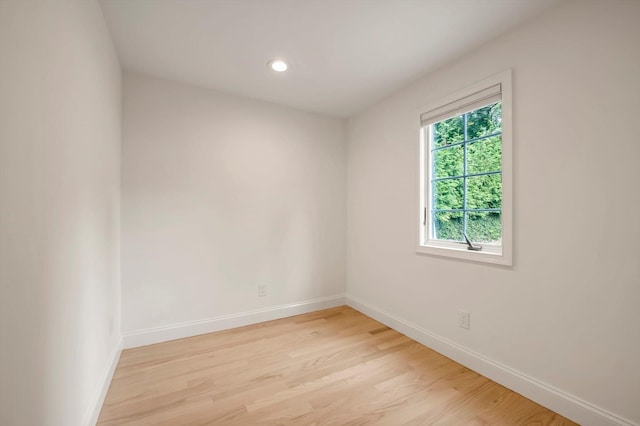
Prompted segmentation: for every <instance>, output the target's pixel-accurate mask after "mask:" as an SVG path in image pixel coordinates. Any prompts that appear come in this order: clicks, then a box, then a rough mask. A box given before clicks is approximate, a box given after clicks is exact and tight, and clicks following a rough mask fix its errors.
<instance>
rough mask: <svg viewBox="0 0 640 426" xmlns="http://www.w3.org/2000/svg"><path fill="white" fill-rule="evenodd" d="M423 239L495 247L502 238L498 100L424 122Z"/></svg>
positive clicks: (500, 114)
mask: <svg viewBox="0 0 640 426" xmlns="http://www.w3.org/2000/svg"><path fill="white" fill-rule="evenodd" d="M424 131H426V132H427V135H428V137H427V140H428V145H429V150H430V152H431V155H430V158H431V167H430V170H431V178H430V179H429V181H430V183H429V184H430V187H431V188H430V189H431V191H430V192H431V206H430V209H429V211H428V214H429V215H430V216H431V220H430V224H431V226H430V227H428V228H427V230H428V232H429V235H427V238H428V239H434V240H445V241H459V242H463V241H464V236H463V234H466V235H467V236H468V237H469V239H470V240H471V241H472V242H482V243H485V244H486V243H489V244H499V243H500V238H501V235H502V223H501V220H500V218H501V214H502V167H501V165H502V102H501V101H498V102H493V103H492V104H490V105H486V106H483V107H480V108H477V109H474V110H472V111H469V112H466V113H464V114H461V115H457V116H454V117H451V118H447V119H444V120H442V121H438V122H435V123H432V124H429V125H428V126H427V127H426V128H425V130H424Z"/></svg>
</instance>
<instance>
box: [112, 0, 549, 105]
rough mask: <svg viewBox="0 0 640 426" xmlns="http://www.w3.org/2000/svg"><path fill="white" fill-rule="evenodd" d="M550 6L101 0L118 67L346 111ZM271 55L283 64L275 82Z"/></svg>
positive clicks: (507, 1) (404, 0)
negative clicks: (283, 69) (286, 64)
mask: <svg viewBox="0 0 640 426" xmlns="http://www.w3.org/2000/svg"><path fill="white" fill-rule="evenodd" d="M556 2H557V1H556V0H101V6H102V9H103V11H104V15H105V18H106V20H107V24H108V26H109V29H110V31H111V34H112V36H113V38H114V42H115V44H116V48H117V50H118V54H119V56H120V60H121V61H122V64H123V67H124V68H125V69H128V70H134V71H139V72H143V73H147V74H151V75H155V76H158V77H162V78H166V79H170V80H175V81H180V82H184V83H190V84H194V85H198V86H202V87H207V88H211V89H216V90H219V91H223V92H227V93H233V94H237V95H242V96H247V97H251V98H255V99H262V100H265V101H270V102H275V103H278V104H282V105H287V106H290V107H295V108H299V109H304V110H309V111H314V112H320V113H324V114H328V115H332V116H337V117H348V116H350V115H353V114H355V113H357V112H359V111H361V110H362V109H364V108H365V107H367V106H368V105H370V104H371V103H373V102H375V101H376V100H379V99H381V98H383V97H385V96H387V95H389V94H390V93H391V92H393V91H394V90H396V89H398V88H400V87H402V86H405V85H406V84H408V83H409V82H411V81H412V80H415V79H416V78H418V77H420V76H422V75H424V74H426V73H427V72H429V71H431V70H434V69H435V68H437V67H438V66H441V65H442V64H443V63H445V62H446V61H449V60H452V59H454V58H455V57H457V56H459V55H461V54H463V53H464V52H467V51H469V50H470V49H472V48H473V47H475V46H478V45H480V44H482V43H485V42H487V41H488V40H490V39H491V38H494V37H496V36H497V35H499V34H502V33H504V32H506V31H508V30H510V29H512V28H514V27H515V26H517V25H519V24H521V23H522V22H524V21H525V20H527V19H530V18H532V17H533V16H535V15H537V14H540V13H541V12H542V11H543V10H545V9H547V8H549V7H550V6H551V5H553V4H554V3H556ZM275 57H279V58H283V59H285V60H286V61H288V62H289V63H290V66H291V67H290V70H289V71H287V72H286V73H284V74H276V73H274V72H273V71H270V70H269V69H267V65H266V64H267V62H268V61H269V60H270V59H272V58H275Z"/></svg>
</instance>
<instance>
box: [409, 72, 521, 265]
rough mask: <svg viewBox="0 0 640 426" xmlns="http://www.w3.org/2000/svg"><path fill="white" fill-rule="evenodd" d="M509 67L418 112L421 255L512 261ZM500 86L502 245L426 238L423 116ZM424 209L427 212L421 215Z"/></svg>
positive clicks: (426, 163) (427, 191) (426, 157)
mask: <svg viewBox="0 0 640 426" xmlns="http://www.w3.org/2000/svg"><path fill="white" fill-rule="evenodd" d="M511 74H512V72H511V70H510V69H509V70H506V71H503V72H501V73H499V74H496V75H494V76H492V77H489V78H487V79H484V80H482V81H480V82H477V83H475V84H473V85H471V86H468V87H466V88H464V89H462V90H459V91H457V92H455V93H453V94H451V95H449V96H447V97H445V98H443V99H440V100H439V101H437V102H431V103H429V104H427V105H425V106H423V107H422V108H420V110H419V112H418V120H417V122H418V124H419V128H418V132H419V138H418V140H419V143H418V161H417V165H418V173H417V175H418V178H419V182H418V198H417V199H418V209H417V210H418V220H417V232H416V238H417V240H416V252H417V253H421V254H428V255H435V256H445V257H450V258H456V259H462V260H471V261H476V262H483V263H489V264H496V265H505V266H512V264H513V262H512V259H513V256H512V251H513V245H512V242H513V128H512V127H513V126H512V124H513V115H512V84H511ZM497 84H499V85H501V102H502V245H501V246H497V245H492V244H483V249H482V251H471V250H467V248H466V246H465V245H462V244H459V243H458V242H453V241H451V242H450V241H443V240H429V239H428V238H427V235H428V234H427V229H428V226H429V224H430V221H431V219H430V217H431V215H430V214H429V207H430V206H429V202H428V200H429V199H430V191H431V189H430V186H431V185H430V179H429V181H427V173H429V171H430V167H431V166H430V163H431V158H430V155H431V153H430V149H429V147H428V146H427V144H428V140H427V138H425V135H424V133H425V132H424V131H423V124H422V122H423V117H424V115H425V114H427V113H428V112H430V111H437V110H439V109H441V108H443V107H445V106H447V105H451V104H456V103H458V102H459V101H460V100H462V99H463V98H466V97H468V96H471V95H473V94H475V93H479V92H482V91H484V90H486V89H489V88H491V87H492V86H495V85H497ZM425 208H426V209H427V210H426V211H427V215H426V217H425Z"/></svg>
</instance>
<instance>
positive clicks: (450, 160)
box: [433, 145, 464, 178]
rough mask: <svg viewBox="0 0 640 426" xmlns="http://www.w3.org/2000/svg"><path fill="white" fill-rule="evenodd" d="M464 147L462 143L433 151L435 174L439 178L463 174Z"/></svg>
mask: <svg viewBox="0 0 640 426" xmlns="http://www.w3.org/2000/svg"><path fill="white" fill-rule="evenodd" d="M463 165H464V149H463V147H462V145H457V146H452V147H449V148H443V149H439V150H437V151H433V174H434V176H435V177H437V178H441V177H450V176H461V175H462V173H463V171H464V169H463Z"/></svg>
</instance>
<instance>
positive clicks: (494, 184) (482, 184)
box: [467, 174, 502, 209]
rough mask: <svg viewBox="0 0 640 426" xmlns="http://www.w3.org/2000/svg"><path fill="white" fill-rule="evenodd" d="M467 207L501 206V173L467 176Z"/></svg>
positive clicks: (493, 207)
mask: <svg viewBox="0 0 640 426" xmlns="http://www.w3.org/2000/svg"><path fill="white" fill-rule="evenodd" d="M467 208H468V209H501V208H502V175H501V174H495V175H486V176H476V177H470V178H467Z"/></svg>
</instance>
